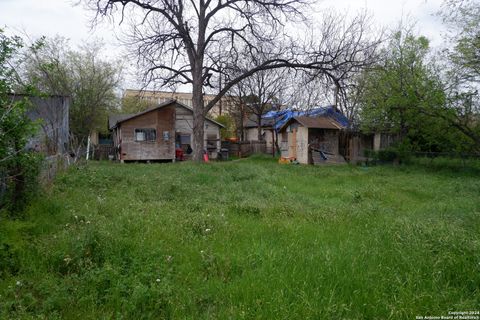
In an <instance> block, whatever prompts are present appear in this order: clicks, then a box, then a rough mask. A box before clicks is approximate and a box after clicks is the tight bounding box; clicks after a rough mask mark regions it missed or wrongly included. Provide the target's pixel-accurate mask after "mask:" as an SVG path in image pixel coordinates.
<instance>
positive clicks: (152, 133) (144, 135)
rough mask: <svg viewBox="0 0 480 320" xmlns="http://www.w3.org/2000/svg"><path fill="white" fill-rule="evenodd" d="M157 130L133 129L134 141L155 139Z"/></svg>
mask: <svg viewBox="0 0 480 320" xmlns="http://www.w3.org/2000/svg"><path fill="white" fill-rule="evenodd" d="M156 139H157V131H156V130H155V129H150V128H148V129H135V141H155V140H156Z"/></svg>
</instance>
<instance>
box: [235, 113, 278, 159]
mask: <svg viewBox="0 0 480 320" xmlns="http://www.w3.org/2000/svg"><path fill="white" fill-rule="evenodd" d="M260 126H261V129H260V130H261V135H262V140H261V141H265V144H266V151H265V152H266V153H268V154H274V153H275V148H276V147H275V145H276V143H275V140H276V139H277V137H276V134H275V129H274V127H275V119H274V118H262V119H261V125H260ZM243 128H244V135H245V139H244V140H245V141H258V120H257V116H255V115H251V116H250V118H248V119H247V120H246V121H245V125H244V127H243Z"/></svg>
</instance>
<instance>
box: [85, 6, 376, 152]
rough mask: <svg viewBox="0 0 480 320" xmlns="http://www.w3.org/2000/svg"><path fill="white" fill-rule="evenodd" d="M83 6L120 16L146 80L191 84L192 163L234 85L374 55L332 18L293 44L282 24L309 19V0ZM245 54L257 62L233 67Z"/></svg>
mask: <svg viewBox="0 0 480 320" xmlns="http://www.w3.org/2000/svg"><path fill="white" fill-rule="evenodd" d="M83 1H84V2H86V3H87V4H88V5H89V6H90V7H91V8H93V9H95V10H96V12H97V18H100V17H102V16H108V17H112V18H114V19H115V18H116V17H117V15H119V16H120V19H121V20H120V23H123V22H125V21H128V23H129V24H130V34H129V36H128V37H127V39H126V40H127V42H128V44H129V45H130V46H131V47H132V48H135V53H136V56H137V58H138V63H139V64H140V66H141V67H142V69H144V70H145V80H146V82H148V83H157V84H159V85H162V86H165V85H172V84H173V85H175V84H179V83H181V84H189V85H191V87H192V95H193V99H192V104H193V113H194V125H193V131H194V139H193V146H194V160H197V161H201V159H202V153H203V147H204V120H205V115H206V113H207V112H208V111H209V110H210V109H211V108H212V107H213V106H214V105H215V103H217V102H218V101H219V100H220V99H221V98H222V96H223V95H225V94H226V93H227V92H228V91H229V90H230V89H231V88H232V87H233V86H234V85H235V84H237V83H238V82H240V81H242V80H244V79H246V78H248V77H250V76H252V75H253V74H255V73H257V72H259V71H262V70H270V69H276V68H285V67H288V68H297V69H316V70H318V72H321V73H323V72H325V73H330V72H332V71H334V70H337V69H342V68H345V67H346V66H347V65H358V64H362V62H361V61H357V60H356V59H357V58H359V57H362V58H363V56H364V55H367V54H368V52H369V51H371V50H372V46H371V43H370V42H368V41H365V40H366V39H365V38H364V37H363V34H361V32H360V33H358V29H357V28H356V26H357V25H358V24H359V23H361V21H357V20H353V21H352V22H351V27H350V28H346V33H345V34H343V35H342V34H334V32H335V31H337V30H336V24H337V23H338V21H333V20H329V21H327V22H325V23H324V24H323V25H322V26H321V33H320V34H315V37H313V33H314V32H310V33H308V34H309V36H307V37H306V36H303V34H302V36H298V35H297V37H296V38H298V39H301V41H299V40H293V35H291V36H288V35H287V34H288V28H287V23H288V22H292V21H293V22H299V23H300V22H303V21H305V20H306V17H305V15H304V14H303V13H302V12H304V11H303V10H304V9H306V8H307V6H308V4H309V3H308V2H309V0H223V1H222V0H199V1H194V0H189V1H187V0H83ZM96 21H98V19H97V20H96ZM332 31H334V32H332ZM298 34H300V33H298ZM305 34H307V33H305ZM332 37H333V38H336V39H332ZM332 40H334V41H332ZM259 43H260V45H258V44H259ZM361 52H364V54H360V53H361ZM265 53H267V54H265ZM245 56H250V57H262V58H261V59H256V63H255V64H252V65H249V66H248V68H245V69H244V68H241V67H237V66H236V61H239V60H244V59H245ZM251 61H255V60H254V59H251ZM219 75H222V76H223V79H225V81H224V83H223V88H220V89H219V90H218V91H217V92H218V93H217V96H216V98H214V99H213V100H211V101H210V102H209V103H208V104H206V105H204V102H203V97H202V96H203V94H204V92H205V90H208V89H210V88H211V89H214V88H215V85H216V84H217V83H218V82H216V81H214V80H215V78H216V77H218V76H219ZM217 89H218V88H217Z"/></svg>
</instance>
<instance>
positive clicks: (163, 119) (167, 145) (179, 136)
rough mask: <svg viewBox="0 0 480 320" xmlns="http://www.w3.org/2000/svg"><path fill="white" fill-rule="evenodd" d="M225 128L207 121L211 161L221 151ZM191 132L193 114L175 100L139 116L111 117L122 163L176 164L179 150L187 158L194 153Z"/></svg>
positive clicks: (207, 147)
mask: <svg viewBox="0 0 480 320" xmlns="http://www.w3.org/2000/svg"><path fill="white" fill-rule="evenodd" d="M222 127H223V125H222V124H220V123H218V122H216V121H214V120H212V119H209V118H206V119H205V127H204V130H205V133H204V139H205V148H206V149H207V151H208V153H209V155H210V157H212V158H216V157H217V154H218V151H219V150H220V128H222ZM192 128H193V110H192V109H191V108H190V107H189V106H187V105H185V104H183V103H179V102H177V101H175V100H169V101H166V102H163V103H161V104H159V105H158V106H157V107H155V108H151V109H149V110H146V111H143V112H140V113H137V114H124V115H112V116H110V117H109V129H110V130H112V136H113V143H114V147H115V149H116V158H117V159H118V160H121V161H154V160H172V161H174V160H175V152H176V150H177V149H179V148H181V149H182V150H183V153H184V154H185V155H186V156H187V158H188V157H189V155H191V154H192V153H193V129H192Z"/></svg>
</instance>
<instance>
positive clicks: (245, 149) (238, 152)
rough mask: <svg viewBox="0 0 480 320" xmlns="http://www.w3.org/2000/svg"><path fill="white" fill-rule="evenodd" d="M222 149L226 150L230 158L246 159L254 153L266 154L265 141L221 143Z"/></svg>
mask: <svg viewBox="0 0 480 320" xmlns="http://www.w3.org/2000/svg"><path fill="white" fill-rule="evenodd" d="M222 148H226V149H228V153H229V155H230V156H234V157H239V158H243V157H248V156H250V155H252V154H255V153H266V152H267V143H266V142H265V141H239V142H227V143H222Z"/></svg>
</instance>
